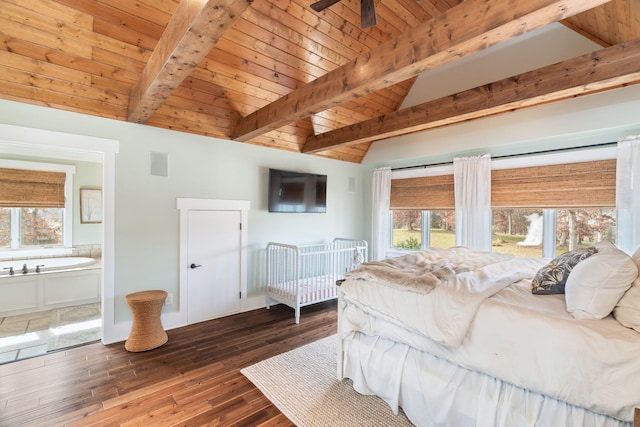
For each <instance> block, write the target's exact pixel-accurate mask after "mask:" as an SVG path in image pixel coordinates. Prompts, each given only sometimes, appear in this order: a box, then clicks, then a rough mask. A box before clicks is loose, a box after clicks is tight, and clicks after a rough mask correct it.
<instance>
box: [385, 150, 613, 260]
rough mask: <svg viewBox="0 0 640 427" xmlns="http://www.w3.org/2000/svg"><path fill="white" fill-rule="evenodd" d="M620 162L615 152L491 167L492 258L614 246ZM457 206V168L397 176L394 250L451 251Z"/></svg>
mask: <svg viewBox="0 0 640 427" xmlns="http://www.w3.org/2000/svg"><path fill="white" fill-rule="evenodd" d="M615 155H616V149H615V147H613V148H605V149H595V150H583V151H581V152H573V153H572V154H571V157H570V158H571V159H572V161H574V162H575V163H567V159H568V158H569V156H568V155H567V154H566V153H559V154H558V153H556V154H552V155H544V156H531V157H522V158H517V159H501V160H494V162H493V166H492V176H491V203H492V209H493V218H492V220H493V222H492V242H491V243H492V250H493V251H494V252H499V253H508V254H513V255H515V256H520V257H534V258H536V257H555V256H557V255H560V254H562V253H565V252H567V251H570V250H572V249H575V248H578V247H586V246H590V245H592V244H593V243H595V242H599V241H601V240H603V239H607V240H610V241H611V242H613V243H615V239H616V209H615V177H616V169H615V168H616V160H615ZM603 159H604V160H603ZM453 205H454V191H453V174H452V168H447V167H434V168H430V170H416V171H407V170H405V171H398V172H394V175H393V177H392V181H391V202H390V207H391V210H392V212H393V221H392V222H393V227H392V229H393V230H392V235H393V240H392V241H393V247H394V248H402V249H421V248H428V247H442V248H446V247H451V246H454V245H455V210H454V206H453ZM422 224H429V227H423V226H422Z"/></svg>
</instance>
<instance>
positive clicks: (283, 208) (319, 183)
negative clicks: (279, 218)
mask: <svg viewBox="0 0 640 427" xmlns="http://www.w3.org/2000/svg"><path fill="white" fill-rule="evenodd" d="M269 212H296V213H304V212H313V213H325V212H327V176H326V175H317V174H312V173H304V172H291V171H283V170H278V169H269Z"/></svg>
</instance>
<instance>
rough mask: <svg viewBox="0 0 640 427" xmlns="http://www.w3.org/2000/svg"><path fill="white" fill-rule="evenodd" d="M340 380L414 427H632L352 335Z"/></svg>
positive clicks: (401, 347) (407, 349)
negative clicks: (377, 399)
mask: <svg viewBox="0 0 640 427" xmlns="http://www.w3.org/2000/svg"><path fill="white" fill-rule="evenodd" d="M343 351H344V359H343V375H344V377H345V378H350V379H352V380H353V387H354V389H355V390H356V391H358V392H359V393H362V394H374V395H378V396H380V397H381V398H382V399H383V400H385V401H386V402H387V403H388V404H389V406H390V407H391V409H392V410H393V411H394V412H395V413H397V412H398V408H399V407H402V409H403V411H404V412H405V414H406V415H407V416H408V417H409V419H410V420H411V421H412V422H413V423H414V424H416V425H417V426H424V427H433V426H455V427H465V426H487V427H498V426H504V427H520V426H531V427H533V426H536V427H540V426H567V427H569V426H576V427H578V426H579V427H590V426H593V427H605V426H606V427H613V426H616V427H617V426H620V427H622V426H625V427H631V425H632V424H631V423H630V422H624V421H621V420H617V419H614V418H611V417H609V416H605V415H601V414H596V413H594V412H591V411H589V410H586V409H584V408H580V407H577V406H573V405H570V404H567V403H565V402H561V401H558V400H556V399H553V398H550V397H547V396H544V395H541V394H539V393H535V392H530V391H528V390H525V389H522V388H520V387H516V386H514V385H512V384H509V383H505V382H503V381H500V380H498V379H495V378H493V377H490V376H488V375H485V374H481V373H478V372H474V371H470V370H468V369H465V368H462V367H460V366H457V365H455V364H453V363H451V362H448V361H446V360H444V359H441V358H438V357H435V356H433V355H431V354H429V353H425V352H422V351H419V350H416V349H415V348H413V347H410V346H408V345H406V344H402V343H397V342H394V341H390V340H387V339H384V338H379V337H370V336H368V335H365V334H362V333H359V332H352V333H349V334H348V336H347V337H345V338H344V341H343Z"/></svg>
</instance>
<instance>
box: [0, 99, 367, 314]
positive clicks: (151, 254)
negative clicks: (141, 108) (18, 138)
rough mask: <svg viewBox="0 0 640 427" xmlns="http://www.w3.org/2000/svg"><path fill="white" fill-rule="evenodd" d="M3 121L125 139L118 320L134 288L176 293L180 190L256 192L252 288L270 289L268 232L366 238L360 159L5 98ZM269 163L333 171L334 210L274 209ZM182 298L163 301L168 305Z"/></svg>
mask: <svg viewBox="0 0 640 427" xmlns="http://www.w3.org/2000/svg"><path fill="white" fill-rule="evenodd" d="M0 123H3V124H8V125H15V126H23V127H32V128H38V129H46V130H53V131H59V132H67V133H73V134H80V135H89V136H96V137H100V138H108V139H113V140H118V141H119V153H118V154H117V155H116V161H115V181H116V182H115V263H114V264H115V272H114V273H115V290H114V300H115V313H114V319H115V322H116V323H118V322H123V321H125V322H126V321H128V320H129V319H130V313H129V310H128V307H127V306H126V303H125V301H124V296H125V295H126V294H128V293H130V292H134V291H138V290H145V289H164V290H167V291H168V292H172V293H174V294H176V295H177V292H178V268H179V266H178V254H179V253H178V250H179V235H178V231H179V230H178V227H179V212H178V210H177V208H176V199H177V198H178V197H188V198H214V199H240V200H249V201H250V203H251V210H250V212H249V224H248V230H249V238H248V242H249V248H250V256H249V260H248V266H249V267H248V268H249V272H248V290H249V294H250V295H253V296H255V295H260V294H261V293H262V290H263V286H264V285H263V283H264V282H263V278H262V274H263V271H264V269H265V264H264V262H263V256H262V254H261V251H262V250H263V248H264V247H265V246H266V244H267V243H268V242H269V241H272V240H274V241H285V242H291V243H311V242H318V241H326V240H330V239H332V238H333V237H336V236H344V237H354V238H362V237H363V233H364V231H363V228H362V218H363V216H364V215H365V213H364V211H363V208H362V206H363V194H362V187H363V183H362V176H361V173H362V172H361V167H360V166H359V165H357V164H353V163H348V162H341V161H335V160H329V159H324V158H320V157H315V156H309V155H303V154H299V153H291V152H285V151H282V150H274V149H268V148H264V147H258V146H253V145H249V144H242V143H237V142H230V141H223V140H218V139H214V138H206V137H202V136H198V135H191V134H185V133H179V132H173V131H169V130H164V129H158V128H153V127H149V126H143V125H138V124H132V123H127V122H119V121H114V120H107V119H103V118H98V117H91V116H84V115H80V114H74V113H69V112H65V111H60V110H54V109H48V108H43V107H37V106H32V105H27V104H21V103H16V102H11V101H3V100H0ZM0 137H1V136H0ZM0 139H1V138H0ZM150 151H154V152H161V153H167V154H168V157H169V177H167V178H164V177H156V176H150V174H149V152H150ZM269 167H274V168H279V169H290V170H297V171H308V172H315V173H321V174H326V175H328V192H327V213H326V214H275V213H268V212H267V202H266V196H267V180H268V175H267V173H268V168H269ZM350 177H352V178H354V179H355V182H356V191H355V193H349V191H348V181H349V178H350ZM175 307H176V305H174V306H170V307H165V308H164V312H170V311H171V310H172V308H173V309H175Z"/></svg>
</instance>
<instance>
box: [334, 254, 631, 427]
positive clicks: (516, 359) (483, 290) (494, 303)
mask: <svg viewBox="0 0 640 427" xmlns="http://www.w3.org/2000/svg"><path fill="white" fill-rule="evenodd" d="M544 262H545V261H542V260H527V259H515V258H514V259H510V260H506V261H498V262H495V263H492V264H489V265H487V266H485V267H481V268H480V269H479V270H480V272H479V276H481V277H476V278H471V277H464V278H461V279H458V280H455V281H453V282H451V283H449V284H446V283H443V285H444V286H440V285H438V286H436V287H435V288H434V289H433V290H432V291H431V292H427V293H421V292H413V291H406V290H405V291H402V290H400V289H399V288H393V287H389V286H385V285H380V284H379V283H378V284H376V282H375V281H364V280H358V279H353V280H351V279H350V280H347V281H345V282H344V283H343V285H342V286H341V293H342V298H343V301H344V304H345V307H344V310H343V312H341V319H340V333H341V335H342V336H347V335H349V334H350V333H351V332H352V331H359V332H362V333H365V334H367V335H370V336H381V337H385V338H389V339H392V340H394V341H398V342H403V343H406V344H408V345H410V346H411V347H413V348H416V349H419V350H422V351H426V352H428V353H431V354H433V355H435V356H437V357H441V358H443V359H445V360H448V361H451V362H454V363H456V364H458V365H460V366H463V367H466V368H468V369H471V370H474V371H477V372H481V373H485V374H488V375H491V376H493V377H496V378H498V379H501V380H503V381H507V382H509V383H511V384H514V385H516V386H519V387H522V388H524V389H527V390H531V391H535V392H538V393H542V394H545V395H547V396H550V397H553V398H555V399H559V400H562V401H565V402H568V403H570V404H573V405H577V406H580V407H583V408H586V409H588V410H590V411H593V412H596V413H601V414H606V415H608V416H611V417H615V418H617V419H620V420H626V421H630V420H632V419H633V407H634V406H639V405H640V381H638V378H640V334H638V333H637V332H635V331H634V330H632V329H628V328H625V327H623V326H621V325H620V324H619V323H618V322H617V321H616V320H615V319H613V318H612V317H611V316H610V317H607V318H605V319H602V320H577V319H574V318H573V316H571V314H569V313H567V311H566V305H565V300H564V296H563V295H533V294H532V293H531V284H530V280H528V279H527V280H522V281H519V282H517V283H514V284H513V285H512V286H508V285H509V283H508V282H510V281H511V280H513V279H515V278H516V276H511V275H510V274H509V269H516V270H517V271H519V272H521V273H524V272H527V273H526V276H527V278H530V277H531V276H532V275H533V273H535V271H536V270H537V267H539V266H540V265H542V264H544ZM532 271H533V273H532ZM467 274H468V273H463V275H467ZM459 276H460V275H459ZM496 278H498V279H499V280H501V283H500V285H498V286H497V288H498V289H496V287H495V286H492V285H490V284H488V283H486V281H485V280H484V279H487V280H490V279H496ZM475 285H478V286H475ZM477 288H478V289H479V292H475V291H474V290H476V289H477ZM440 289H441V290H440ZM461 289H462V292H461V293H460V294H457V292H458V291H460V290H461ZM467 291H471V292H467ZM494 291H495V292H494ZM467 293H470V294H471V296H469V295H467ZM485 297H486V299H484V301H483V298H485ZM452 310H453V311H452ZM458 310H459V311H460V313H458V312H457V311H458ZM443 343H444V344H445V345H442V344H443Z"/></svg>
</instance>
